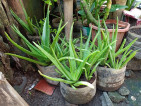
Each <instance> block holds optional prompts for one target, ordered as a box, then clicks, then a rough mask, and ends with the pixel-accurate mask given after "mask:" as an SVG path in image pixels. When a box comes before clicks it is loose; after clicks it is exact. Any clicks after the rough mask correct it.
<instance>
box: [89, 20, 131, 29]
mask: <svg viewBox="0 0 141 106" xmlns="http://www.w3.org/2000/svg"><path fill="white" fill-rule="evenodd" d="M101 21H102V20H100V22H101ZM105 22H106V23H114V24H116V22H117V21H116V20H114V19H107V20H106V21H105ZM118 24H119V25H120V26H123V27H125V28H124V29H118V32H127V31H128V30H129V28H130V24H129V23H128V22H123V21H119V22H118ZM91 26H92V28H93V29H95V30H98V27H97V26H95V25H94V24H92V23H90V24H89V27H91ZM101 30H104V29H103V28H101ZM108 31H109V32H113V29H108ZM114 31H115V29H114Z"/></svg>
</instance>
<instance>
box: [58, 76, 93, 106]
mask: <svg viewBox="0 0 141 106" xmlns="http://www.w3.org/2000/svg"><path fill="white" fill-rule="evenodd" d="M92 81H93V82H92V85H93V86H94V89H92V88H90V87H80V88H77V89H73V88H72V87H70V86H69V85H67V84H65V83H62V82H61V83H60V90H61V94H62V95H63V97H64V98H65V99H66V100H67V101H68V102H69V103H72V104H85V103H88V102H90V101H91V100H92V99H93V97H94V96H95V94H96V73H95V78H93V80H92Z"/></svg>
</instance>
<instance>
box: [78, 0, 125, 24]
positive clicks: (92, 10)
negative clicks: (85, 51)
mask: <svg viewBox="0 0 141 106" xmlns="http://www.w3.org/2000/svg"><path fill="white" fill-rule="evenodd" d="M88 1H89V0H88ZM88 1H87V0H81V10H80V11H79V14H80V15H81V16H82V19H83V20H84V18H85V17H86V18H87V20H88V23H89V22H91V23H94V24H95V25H96V26H98V23H97V20H98V16H100V17H101V16H102V24H103V23H104V22H105V20H107V18H108V16H109V13H110V12H114V11H116V10H119V9H124V8H127V6H122V5H118V4H114V5H112V1H111V0H92V2H91V3H89V2H88ZM104 3H105V5H104ZM102 7H103V10H101V9H102Z"/></svg>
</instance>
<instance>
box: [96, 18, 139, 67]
mask: <svg viewBox="0 0 141 106" xmlns="http://www.w3.org/2000/svg"><path fill="white" fill-rule="evenodd" d="M98 24H99V25H98V26H99V28H98V29H99V30H98V33H99V35H98V37H97V43H98V46H96V48H98V50H100V51H102V50H103V49H104V48H105V46H107V45H109V44H110V43H112V42H113V44H112V45H111V46H110V47H109V50H108V51H107V52H105V54H104V57H105V56H106V57H105V59H104V60H103V61H102V62H101V64H100V65H102V66H108V67H109V68H113V69H121V68H123V67H124V66H126V64H127V63H128V62H129V61H130V60H131V59H132V58H133V57H134V56H135V55H136V52H137V51H132V50H130V47H131V46H132V45H133V44H134V42H135V41H136V40H137V39H135V40H133V41H132V42H131V43H130V44H129V45H127V46H125V43H126V39H124V41H123V43H122V44H121V46H120V48H119V49H118V50H117V51H116V40H117V32H118V19H117V24H116V29H115V31H114V26H113V33H112V38H110V33H109V31H108V29H107V26H106V23H105V22H104V29H102V30H101V31H100V29H101V28H100V21H99V22H98ZM100 32H101V33H100ZM102 38H103V39H102Z"/></svg>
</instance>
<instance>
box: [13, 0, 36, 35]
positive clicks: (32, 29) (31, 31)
mask: <svg viewBox="0 0 141 106" xmlns="http://www.w3.org/2000/svg"><path fill="white" fill-rule="evenodd" d="M19 1H20V3H21V6H22V9H23V11H24V15H25V20H26V22H24V21H23V20H22V19H20V17H18V16H17V15H16V14H15V12H14V11H13V10H12V9H10V11H11V14H12V15H13V17H14V18H15V19H16V20H17V21H18V22H19V24H20V25H21V26H22V27H23V28H24V29H25V30H26V31H27V32H28V33H29V34H31V35H33V34H35V33H36V31H35V27H34V26H33V23H32V20H31V19H30V17H29V16H28V14H27V12H26V10H25V8H24V6H23V4H22V2H21V0H19Z"/></svg>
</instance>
